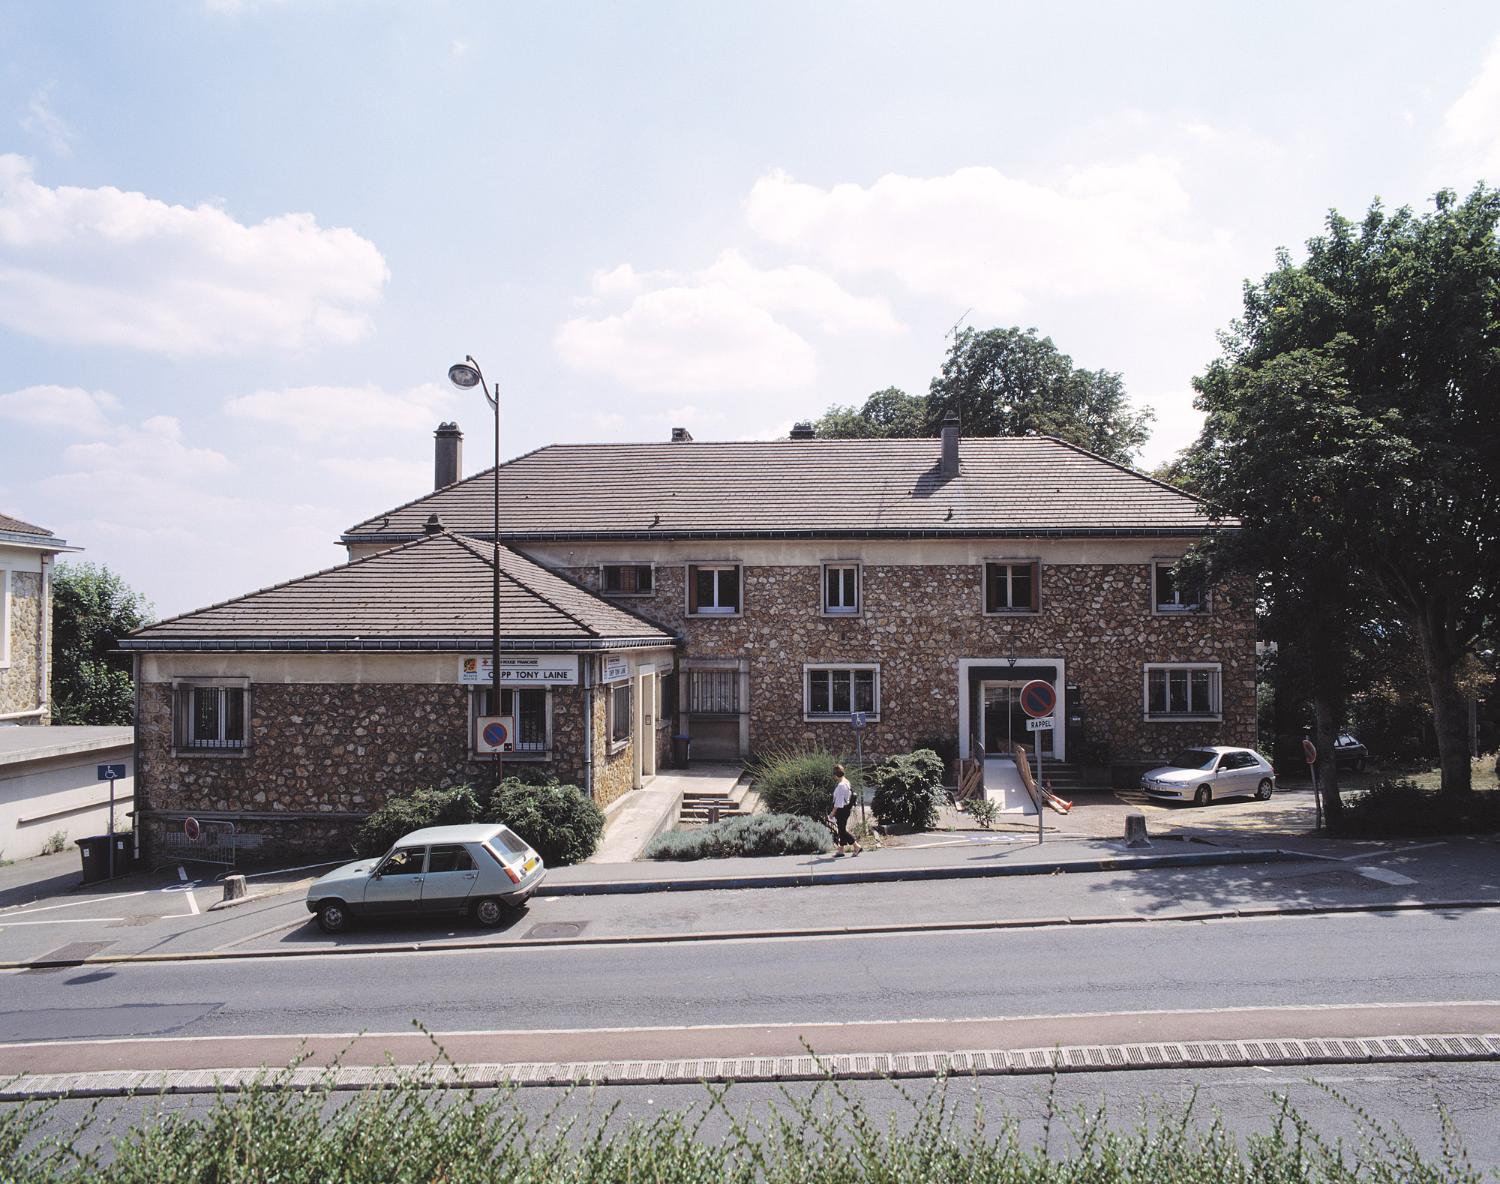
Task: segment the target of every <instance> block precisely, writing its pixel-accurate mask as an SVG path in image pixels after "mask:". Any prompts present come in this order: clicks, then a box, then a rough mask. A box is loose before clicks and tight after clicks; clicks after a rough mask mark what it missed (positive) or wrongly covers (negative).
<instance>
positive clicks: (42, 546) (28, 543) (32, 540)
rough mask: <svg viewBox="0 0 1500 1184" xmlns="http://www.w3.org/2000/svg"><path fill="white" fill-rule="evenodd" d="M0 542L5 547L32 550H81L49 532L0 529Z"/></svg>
mask: <svg viewBox="0 0 1500 1184" xmlns="http://www.w3.org/2000/svg"><path fill="white" fill-rule="evenodd" d="M0 543H4V544H5V545H6V546H7V547H26V548H28V549H29V550H33V551H51V552H59V553H60V552H63V551H82V550H83V548H82V547H70V546H68V543H67V540H66V539H60V538H56V537H54V536H53V535H50V534H23V533H22V532H20V531H17V530H0Z"/></svg>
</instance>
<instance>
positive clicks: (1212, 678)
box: [1146, 662, 1220, 719]
mask: <svg viewBox="0 0 1500 1184" xmlns="http://www.w3.org/2000/svg"><path fill="white" fill-rule="evenodd" d="M1219 678H1220V667H1219V665H1218V664H1217V663H1201V664H1197V663H1189V662H1159V663H1152V664H1148V665H1147V667H1146V718H1147V719H1217V718H1218V717H1219Z"/></svg>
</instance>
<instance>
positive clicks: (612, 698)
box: [609, 680, 630, 746]
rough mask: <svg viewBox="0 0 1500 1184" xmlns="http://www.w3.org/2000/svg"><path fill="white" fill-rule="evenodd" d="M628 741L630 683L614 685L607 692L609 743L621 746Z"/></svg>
mask: <svg viewBox="0 0 1500 1184" xmlns="http://www.w3.org/2000/svg"><path fill="white" fill-rule="evenodd" d="M629 739H630V683H629V681H628V680H627V681H625V682H620V683H616V684H615V685H614V686H613V687H611V688H610V692H609V742H610V744H612V745H619V746H623V745H624V743H625V741H627V740H629Z"/></svg>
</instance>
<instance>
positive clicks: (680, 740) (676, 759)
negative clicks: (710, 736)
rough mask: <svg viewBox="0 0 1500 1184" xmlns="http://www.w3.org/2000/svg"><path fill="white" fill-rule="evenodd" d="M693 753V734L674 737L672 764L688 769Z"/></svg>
mask: <svg viewBox="0 0 1500 1184" xmlns="http://www.w3.org/2000/svg"><path fill="white" fill-rule="evenodd" d="M692 755H693V738H692V737H691V736H673V737H672V764H673V765H675V766H676V767H677V768H679V769H686V768H687V767H688V761H689V759H691V757H692Z"/></svg>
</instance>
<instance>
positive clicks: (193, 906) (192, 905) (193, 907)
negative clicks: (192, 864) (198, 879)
mask: <svg viewBox="0 0 1500 1184" xmlns="http://www.w3.org/2000/svg"><path fill="white" fill-rule="evenodd" d="M183 895H184V896H186V897H187V902H188V913H189V915H190V916H194V917H196V916H197V915H198V898H197V897H195V896H194V895H193V888H192V886H191V885H190V886H189V887H188V890H187V891H186V892H185V893H183Z"/></svg>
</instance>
